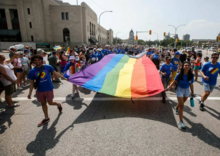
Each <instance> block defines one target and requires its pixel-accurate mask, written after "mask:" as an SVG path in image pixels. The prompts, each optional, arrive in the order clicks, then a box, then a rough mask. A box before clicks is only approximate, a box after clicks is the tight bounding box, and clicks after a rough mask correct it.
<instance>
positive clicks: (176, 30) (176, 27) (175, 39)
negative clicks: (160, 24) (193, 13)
mask: <svg viewBox="0 0 220 156" xmlns="http://www.w3.org/2000/svg"><path fill="white" fill-rule="evenodd" d="M168 26H171V27H174V29H175V35H174V48H176V32H177V29H178V28H179V27H180V26H185V24H182V25H179V26H178V27H175V26H173V25H168Z"/></svg>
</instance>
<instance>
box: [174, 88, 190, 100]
mask: <svg viewBox="0 0 220 156" xmlns="http://www.w3.org/2000/svg"><path fill="white" fill-rule="evenodd" d="M189 94H190V93H189V88H181V87H179V86H178V87H177V89H176V95H177V97H189Z"/></svg>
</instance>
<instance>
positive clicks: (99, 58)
mask: <svg viewBox="0 0 220 156" xmlns="http://www.w3.org/2000/svg"><path fill="white" fill-rule="evenodd" d="M97 57H98V61H100V60H101V59H102V57H103V54H102V53H98V54H97Z"/></svg>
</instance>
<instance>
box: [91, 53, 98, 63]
mask: <svg viewBox="0 0 220 156" xmlns="http://www.w3.org/2000/svg"><path fill="white" fill-rule="evenodd" d="M96 57H97V56H96V55H95V54H92V55H91V54H90V55H89V59H90V60H91V61H92V62H94V61H96Z"/></svg>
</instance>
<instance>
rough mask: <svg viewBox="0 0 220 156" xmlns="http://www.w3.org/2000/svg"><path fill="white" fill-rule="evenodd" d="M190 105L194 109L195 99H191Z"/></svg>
mask: <svg viewBox="0 0 220 156" xmlns="http://www.w3.org/2000/svg"><path fill="white" fill-rule="evenodd" d="M190 105H191V107H194V99H193V97H191V98H190Z"/></svg>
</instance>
